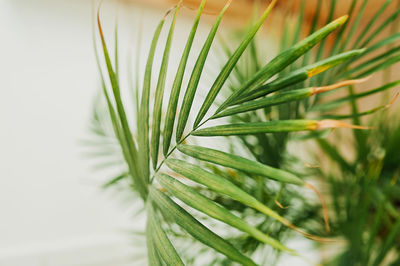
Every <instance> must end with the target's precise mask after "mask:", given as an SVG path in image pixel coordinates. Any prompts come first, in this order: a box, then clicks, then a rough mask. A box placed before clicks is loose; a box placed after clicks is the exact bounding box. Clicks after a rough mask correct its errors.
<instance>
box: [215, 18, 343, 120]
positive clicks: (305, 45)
mask: <svg viewBox="0 0 400 266" xmlns="http://www.w3.org/2000/svg"><path fill="white" fill-rule="evenodd" d="M347 18H348V17H347V16H343V17H340V18H338V19H336V20H335V21H333V22H331V23H330V24H328V25H326V26H325V27H323V28H322V29H320V30H318V31H317V32H315V33H313V34H312V35H310V36H308V37H307V38H305V39H303V40H302V41H300V42H299V43H297V44H296V45H294V46H292V47H291V48H289V49H288V50H286V51H284V52H282V53H280V54H279V55H278V56H276V57H275V58H274V59H273V60H272V61H271V62H269V63H268V64H267V65H265V66H264V67H263V68H262V69H260V70H259V71H258V72H257V73H256V74H255V75H254V77H253V78H251V79H250V80H249V81H247V82H246V83H245V84H244V85H243V86H242V87H241V88H239V89H238V90H236V91H235V92H234V93H232V94H231V96H229V97H228V99H226V101H225V102H224V103H223V104H222V105H221V106H220V107H219V108H218V110H217V113H218V112H220V111H222V110H223V109H224V108H226V107H227V106H228V105H230V103H232V102H233V101H235V100H237V99H238V98H239V97H240V96H242V95H243V94H246V93H250V92H252V91H253V90H255V89H257V88H258V87H260V86H261V85H263V83H264V82H265V81H267V80H268V79H270V78H271V77H273V76H274V75H275V74H277V73H279V72H280V71H281V70H283V69H284V68H285V67H287V66H288V65H289V64H291V63H293V62H294V61H295V60H296V59H298V58H299V57H300V56H302V55H303V54H305V53H306V52H308V51H309V50H310V49H311V48H312V47H314V46H315V45H316V44H317V43H318V42H320V41H321V40H322V39H324V38H325V37H326V36H327V35H329V34H330V33H331V32H332V31H334V30H335V29H337V28H338V27H339V26H341V25H342V24H343V23H345V22H346V20H347Z"/></svg>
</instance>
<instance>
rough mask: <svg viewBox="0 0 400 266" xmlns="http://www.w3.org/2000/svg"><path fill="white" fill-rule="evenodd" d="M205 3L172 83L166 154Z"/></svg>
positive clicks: (164, 142)
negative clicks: (187, 64) (188, 61)
mask: <svg viewBox="0 0 400 266" xmlns="http://www.w3.org/2000/svg"><path fill="white" fill-rule="evenodd" d="M205 4H206V0H202V1H201V4H200V7H199V10H198V11H197V15H196V18H195V19H194V23H193V26H192V29H191V31H190V34H189V37H188V39H187V42H186V46H185V49H184V51H183V53H182V58H181V61H180V63H179V66H178V70H177V72H176V76H175V79H174V83H173V84H172V89H171V95H170V97H169V102H168V109H167V114H166V117H165V125H164V133H163V153H164V155H167V154H168V150H169V146H170V144H171V138H172V132H173V129H174V123H175V115H176V108H177V106H178V100H179V93H180V91H181V86H182V80H183V76H184V74H185V69H186V63H187V60H188V58H189V54H190V50H191V48H192V44H193V40H194V37H195V35H196V31H197V27H198V25H199V21H200V16H201V14H202V12H203V9H204V5H205Z"/></svg>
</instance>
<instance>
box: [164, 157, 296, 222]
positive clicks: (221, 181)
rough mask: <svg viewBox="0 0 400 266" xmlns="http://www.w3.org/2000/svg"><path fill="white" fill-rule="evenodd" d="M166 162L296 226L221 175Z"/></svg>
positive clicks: (201, 182)
mask: <svg viewBox="0 0 400 266" xmlns="http://www.w3.org/2000/svg"><path fill="white" fill-rule="evenodd" d="M166 164H167V166H168V167H169V168H170V169H171V170H173V171H175V172H177V173H179V174H181V175H183V176H185V177H187V178H189V179H190V180H193V181H195V182H197V183H200V184H202V185H204V186H206V187H208V188H210V189H212V190H214V191H215V192H218V193H221V194H223V195H226V196H228V197H230V198H232V199H234V200H236V201H238V202H241V203H243V204H245V205H246V206H249V207H251V208H254V209H256V210H258V211H260V212H262V213H264V214H265V215H267V216H269V217H271V218H273V219H275V220H277V221H279V222H281V223H282V224H284V225H286V226H288V227H290V228H293V227H294V226H293V225H292V224H291V223H290V222H289V221H287V220H286V219H285V218H283V217H282V216H280V215H279V214H278V213H276V212H275V211H273V210H271V209H270V208H268V207H267V206H265V205H264V204H262V203H261V202H259V201H258V200H257V199H256V198H254V197H253V196H251V195H249V194H248V193H246V192H245V191H243V190H242V189H240V188H239V187H237V186H236V185H234V184H233V183H232V182H230V181H229V180H227V179H225V178H223V177H221V176H219V175H216V174H213V173H210V172H208V171H206V170H204V169H202V168H201V167H199V166H197V165H194V164H190V163H187V162H185V161H182V160H177V159H167V160H166Z"/></svg>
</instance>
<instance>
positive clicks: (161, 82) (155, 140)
mask: <svg viewBox="0 0 400 266" xmlns="http://www.w3.org/2000/svg"><path fill="white" fill-rule="evenodd" d="M180 4H181V3H179V4H178V6H177V7H176V10H175V14H174V18H173V19H172V22H171V27H170V29H169V33H168V37H167V41H166V43H165V49H164V55H163V59H162V62H161V68H160V74H159V77H158V82H157V88H156V96H155V99H154V109H153V120H152V121H153V125H152V130H151V131H152V135H151V146H150V154H151V158H152V161H153V168H154V169H156V167H157V161H158V150H159V144H160V124H161V108H162V100H163V97H164V87H165V79H166V78H167V69H168V62H169V54H170V50H171V43H172V36H173V34H174V29H175V22H176V16H177V14H178V11H179V8H180Z"/></svg>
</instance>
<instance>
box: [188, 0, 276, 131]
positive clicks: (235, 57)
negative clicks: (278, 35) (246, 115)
mask: <svg viewBox="0 0 400 266" xmlns="http://www.w3.org/2000/svg"><path fill="white" fill-rule="evenodd" d="M276 1H277V0H273V1H272V2H271V3H270V4H269V6H268V8H267V9H266V10H265V12H264V13H263V15H262V16H261V17H260V19H259V20H258V21H257V23H255V25H253V26H252V27H251V28H250V30H249V32H248V33H247V35H246V37H245V38H244V40H243V41H242V43H241V44H240V45H239V47H238V48H237V49H236V51H235V52H234V53H233V54H232V56H231V57H230V58H229V60H228V62H226V64H225V66H224V67H223V68H222V70H221V72H220V73H219V75H218V77H217V79H216V80H215V82H214V84H213V85H212V87H211V89H210V91H209V92H208V94H207V96H206V99H205V100H204V102H203V104H202V106H201V108H200V111H199V113H198V115H197V117H196V120H195V122H194V128H196V127H197V126H198V125H199V124H200V122H201V120H202V119H203V118H204V116H205V115H206V113H207V111H208V110H209V109H210V107H211V105H212V104H213V103H214V100H215V98H216V97H217V95H218V93H219V92H220V90H221V89H222V87H223V85H224V84H225V81H226V80H227V79H228V77H229V74H230V73H231V72H232V70H233V68H234V67H235V65H236V64H237V62H238V61H239V59H240V57H241V56H242V54H243V52H244V51H245V50H246V48H247V46H248V45H249V43H250V42H251V40H252V39H253V38H254V36H255V35H256V33H257V32H258V30H259V29H260V27H261V26H262V24H263V23H264V21H265V20H266V18H267V17H268V15H269V13H270V12H271V10H272V8H273V7H274V5H275V3H276Z"/></svg>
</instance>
